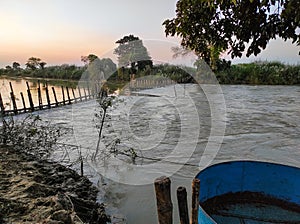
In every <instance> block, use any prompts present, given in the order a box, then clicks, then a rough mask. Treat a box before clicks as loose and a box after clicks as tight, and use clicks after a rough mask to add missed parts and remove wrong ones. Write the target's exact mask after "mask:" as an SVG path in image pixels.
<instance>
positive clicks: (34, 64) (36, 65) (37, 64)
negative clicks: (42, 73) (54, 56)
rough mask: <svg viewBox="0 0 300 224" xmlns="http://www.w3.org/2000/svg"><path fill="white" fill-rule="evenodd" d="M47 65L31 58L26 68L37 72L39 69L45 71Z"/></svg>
mask: <svg viewBox="0 0 300 224" xmlns="http://www.w3.org/2000/svg"><path fill="white" fill-rule="evenodd" d="M46 64H47V63H46V62H43V61H42V60H41V59H40V58H36V57H31V58H29V59H28V60H27V62H26V64H25V65H26V68H27V69H31V70H36V69H38V68H41V69H43V68H44V67H45V65H46Z"/></svg>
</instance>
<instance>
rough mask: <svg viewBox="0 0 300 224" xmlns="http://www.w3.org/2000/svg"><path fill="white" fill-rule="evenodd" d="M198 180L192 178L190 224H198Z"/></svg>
mask: <svg viewBox="0 0 300 224" xmlns="http://www.w3.org/2000/svg"><path fill="white" fill-rule="evenodd" d="M199 192H200V180H199V179H197V178H194V180H193V183H192V223H191V224H198V211H199Z"/></svg>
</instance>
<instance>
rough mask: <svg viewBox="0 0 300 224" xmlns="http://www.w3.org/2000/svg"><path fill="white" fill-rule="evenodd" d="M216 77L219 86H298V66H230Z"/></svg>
mask: <svg viewBox="0 0 300 224" xmlns="http://www.w3.org/2000/svg"><path fill="white" fill-rule="evenodd" d="M216 75H217V78H218V80H219V82H220V83H221V84H252V85H299V84H300V65H285V64H282V63H280V62H261V61H259V62H253V63H249V64H238V65H232V66H231V67H230V68H228V69H226V70H223V71H219V72H217V74H216Z"/></svg>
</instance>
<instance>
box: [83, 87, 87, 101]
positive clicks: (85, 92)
mask: <svg viewBox="0 0 300 224" xmlns="http://www.w3.org/2000/svg"><path fill="white" fill-rule="evenodd" d="M83 91H84V98H85V100H87V96H86V91H85V88H83Z"/></svg>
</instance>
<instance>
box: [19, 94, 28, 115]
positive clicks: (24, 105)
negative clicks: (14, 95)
mask: <svg viewBox="0 0 300 224" xmlns="http://www.w3.org/2000/svg"><path fill="white" fill-rule="evenodd" d="M20 94H21V99H22V103H23V107H24V108H23V109H24V113H26V111H27V109H26V104H25V100H24V96H23V93H22V92H20Z"/></svg>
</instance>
